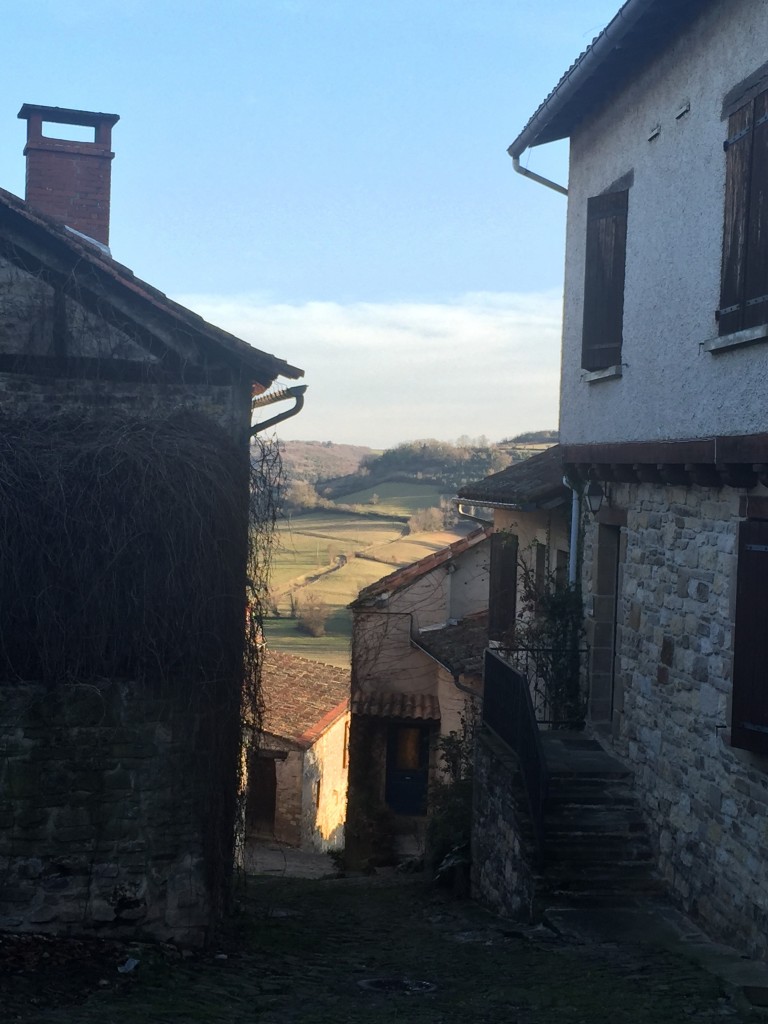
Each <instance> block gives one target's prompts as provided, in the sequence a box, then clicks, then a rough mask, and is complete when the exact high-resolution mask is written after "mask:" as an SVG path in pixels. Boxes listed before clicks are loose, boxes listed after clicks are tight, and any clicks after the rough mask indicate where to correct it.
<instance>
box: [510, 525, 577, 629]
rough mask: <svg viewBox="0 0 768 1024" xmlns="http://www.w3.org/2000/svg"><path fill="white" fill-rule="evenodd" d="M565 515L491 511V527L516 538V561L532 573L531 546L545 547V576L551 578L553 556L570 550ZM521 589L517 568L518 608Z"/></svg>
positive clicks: (554, 562) (568, 530)
mask: <svg viewBox="0 0 768 1024" xmlns="http://www.w3.org/2000/svg"><path fill="white" fill-rule="evenodd" d="M569 511H570V509H569V508H568V506H565V507H564V508H560V509H555V510H552V511H550V512H546V511H541V510H537V511H535V512H523V511H521V510H520V509H494V512H493V525H494V527H495V529H496V530H497V531H505V532H507V533H513V534H514V535H515V536H516V537H517V545H518V561H524V562H525V564H526V565H527V566H528V567H529V569H532V568H533V567H534V563H535V557H536V556H535V553H534V551H533V546H534V545H535V544H543V545H545V546H546V548H547V572H548V574H549V575H550V576H553V575H554V572H555V569H556V567H557V552H558V551H566V552H567V551H568V549H569V547H570V522H569V519H568V512H569ZM523 589H524V586H523V578H522V567H521V568H520V571H519V572H518V578H517V601H518V606H519V605H520V602H521V598H522V594H523ZM518 613H519V611H518Z"/></svg>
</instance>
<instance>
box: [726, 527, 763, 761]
mask: <svg viewBox="0 0 768 1024" xmlns="http://www.w3.org/2000/svg"><path fill="white" fill-rule="evenodd" d="M731 742H732V743H733V745H734V746H735V747H744V748H745V749H746V750H753V751H755V752H756V753H758V754H768V522H766V521H764V520H756V519H748V520H746V521H745V522H743V523H742V524H741V526H740V528H739V564H738V581H737V585H736V630H735V635H734V652H733V700H732V715H731Z"/></svg>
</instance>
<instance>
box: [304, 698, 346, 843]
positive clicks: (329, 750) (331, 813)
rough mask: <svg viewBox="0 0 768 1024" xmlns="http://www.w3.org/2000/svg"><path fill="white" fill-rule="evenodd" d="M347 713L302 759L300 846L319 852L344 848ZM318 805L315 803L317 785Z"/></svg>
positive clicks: (327, 730)
mask: <svg viewBox="0 0 768 1024" xmlns="http://www.w3.org/2000/svg"><path fill="white" fill-rule="evenodd" d="M348 726H349V712H347V713H346V714H344V715H342V716H341V717H340V718H337V719H336V721H335V722H334V723H333V725H331V726H330V728H328V729H326V731H325V732H324V733H323V734H322V736H320V737H319V738H318V739H317V741H316V742H315V743H314V744H313V746H312V747H311V748H310V749H309V750H308V751H307V752H306V754H305V755H304V772H303V780H302V829H301V831H302V836H301V843H302V846H304V847H307V848H313V849H315V850H319V851H321V852H325V851H326V850H338V849H341V847H343V846H344V821H345V818H346V814H347V762H346V757H345V740H346V737H347V729H348ZM318 782H319V783H320V794H319V795H320V801H319V803H318V802H317V801H316V799H315V798H316V795H317V789H316V785H317V783H318Z"/></svg>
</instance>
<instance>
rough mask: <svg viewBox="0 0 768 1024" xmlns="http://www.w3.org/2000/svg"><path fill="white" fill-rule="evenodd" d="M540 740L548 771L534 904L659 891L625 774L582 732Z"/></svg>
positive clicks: (588, 902)
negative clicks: (547, 786)
mask: <svg viewBox="0 0 768 1024" xmlns="http://www.w3.org/2000/svg"><path fill="white" fill-rule="evenodd" d="M541 737H542V743H543V746H544V754H545V758H546V762H547V768H548V773H549V788H548V797H547V802H546V805H545V812H544V841H543V850H542V852H541V856H540V868H539V877H538V884H537V890H538V895H539V902H540V903H541V905H550V904H552V903H558V904H566V905H570V906H590V907H594V906H600V907H607V906H626V905H627V904H632V903H634V902H636V901H637V900H638V899H640V898H644V899H647V898H648V897H649V896H651V895H660V894H661V893H662V892H663V889H662V886H661V885H660V883H659V881H658V879H657V877H656V875H655V872H654V868H655V860H654V854H653V848H652V844H651V840H650V836H649V833H648V829H647V826H646V824H645V822H644V820H643V816H642V813H641V810H640V805H639V803H638V800H637V798H636V796H635V795H634V790H633V781H634V780H633V775H632V772H630V771H629V770H628V769H627V768H626V767H625V766H624V765H622V764H621V763H620V762H619V761H617V760H616V759H615V758H613V757H611V756H610V755H609V754H608V753H606V751H605V750H603V748H602V747H601V746H600V744H599V743H598V742H597V741H596V740H593V739H589V738H587V737H585V736H584V734H583V733H567V732H544V733H542V734H541Z"/></svg>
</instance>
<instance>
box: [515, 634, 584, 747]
mask: <svg viewBox="0 0 768 1024" xmlns="http://www.w3.org/2000/svg"><path fill="white" fill-rule="evenodd" d="M502 653H503V655H504V657H505V658H506V659H507V661H509V663H510V664H511V665H512V666H513V667H514V668H516V669H517V670H518V671H519V672H520V673H521V675H523V676H525V678H526V679H527V680H528V688H529V690H530V693H531V700H532V701H533V709H534V714H535V716H536V721H537V722H538V724H539V727H540V728H545V729H569V730H576V731H578V730H581V729H583V728H584V718H585V713H586V702H585V700H584V698H583V695H582V694H581V693H580V692H579V691H578V690H577V688H578V686H579V680H581V679H584V678H586V667H587V661H588V658H589V648H588V647H522V646H515V647H513V648H510V649H505V650H504V651H503V652H502Z"/></svg>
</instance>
